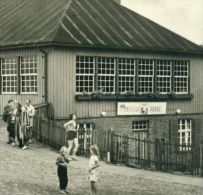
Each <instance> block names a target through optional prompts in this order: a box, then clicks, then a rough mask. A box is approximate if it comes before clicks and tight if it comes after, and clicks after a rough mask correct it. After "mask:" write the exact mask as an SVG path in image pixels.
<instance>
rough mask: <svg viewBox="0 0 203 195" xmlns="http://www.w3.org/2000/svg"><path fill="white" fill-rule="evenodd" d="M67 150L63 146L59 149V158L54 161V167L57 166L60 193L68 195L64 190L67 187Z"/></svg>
mask: <svg viewBox="0 0 203 195" xmlns="http://www.w3.org/2000/svg"><path fill="white" fill-rule="evenodd" d="M66 153H67V148H66V147H65V146H63V147H61V149H60V156H58V158H57V159H56V165H57V166H58V169H57V173H58V177H59V185H60V193H62V194H65V193H68V191H67V190H66V188H67V185H68V172H67V165H68V163H69V160H68V158H67V157H66Z"/></svg>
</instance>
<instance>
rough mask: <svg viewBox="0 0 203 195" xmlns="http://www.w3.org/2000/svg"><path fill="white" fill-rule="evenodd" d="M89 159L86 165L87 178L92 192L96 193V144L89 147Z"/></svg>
mask: <svg viewBox="0 0 203 195" xmlns="http://www.w3.org/2000/svg"><path fill="white" fill-rule="evenodd" d="M90 155H91V156H90V161H89V167H88V173H89V176H88V179H89V181H90V185H91V190H92V194H96V193H97V188H96V182H97V181H98V167H99V149H98V147H97V145H92V146H91V147H90Z"/></svg>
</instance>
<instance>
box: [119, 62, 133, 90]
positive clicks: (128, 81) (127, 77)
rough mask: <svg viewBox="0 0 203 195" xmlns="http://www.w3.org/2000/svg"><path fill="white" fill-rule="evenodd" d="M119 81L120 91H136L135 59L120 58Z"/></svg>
mask: <svg viewBox="0 0 203 195" xmlns="http://www.w3.org/2000/svg"><path fill="white" fill-rule="evenodd" d="M118 82H119V86H118V88H119V92H120V93H125V92H132V93H135V60H134V59H125V58H124V59H123V58H122V59H121V58H120V59H119V60H118Z"/></svg>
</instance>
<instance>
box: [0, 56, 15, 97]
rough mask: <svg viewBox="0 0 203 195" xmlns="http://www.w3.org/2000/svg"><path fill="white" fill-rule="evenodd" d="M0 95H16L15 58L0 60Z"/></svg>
mask: <svg viewBox="0 0 203 195" xmlns="http://www.w3.org/2000/svg"><path fill="white" fill-rule="evenodd" d="M1 86H2V93H9V94H15V93H17V58H4V59H1Z"/></svg>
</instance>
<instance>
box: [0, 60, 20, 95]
mask: <svg viewBox="0 0 203 195" xmlns="http://www.w3.org/2000/svg"><path fill="white" fill-rule="evenodd" d="M3 59H16V57H9V58H8V57H5V58H1V94H3V95H9V94H11V95H13V94H17V93H18V91H16V92H5V91H3V87H5V86H4V85H3V79H2V78H3V77H9V76H16V77H17V76H18V73H16V74H3V73H2V64H3ZM5 64H10V63H5ZM16 65H18V64H17V62H16ZM17 71H18V70H17ZM16 82H18V81H17V80H16ZM16 88H17V86H16Z"/></svg>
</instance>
